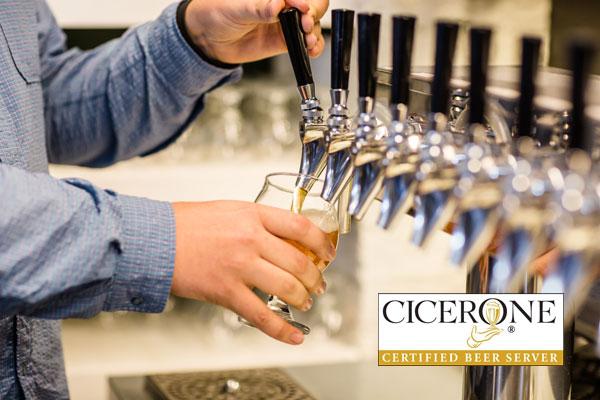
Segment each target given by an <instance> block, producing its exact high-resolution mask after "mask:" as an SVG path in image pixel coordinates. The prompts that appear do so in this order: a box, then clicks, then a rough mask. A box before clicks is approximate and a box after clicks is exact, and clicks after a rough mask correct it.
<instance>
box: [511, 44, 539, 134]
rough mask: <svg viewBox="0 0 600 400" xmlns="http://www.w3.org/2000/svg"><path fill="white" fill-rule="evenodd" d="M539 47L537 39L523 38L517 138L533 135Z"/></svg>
mask: <svg viewBox="0 0 600 400" xmlns="http://www.w3.org/2000/svg"><path fill="white" fill-rule="evenodd" d="M541 45H542V41H541V39H539V38H537V37H524V38H523V40H522V58H521V95H520V97H519V110H518V117H517V132H516V135H517V137H523V136H529V137H531V136H532V135H533V98H534V97H535V80H536V76H537V70H538V64H539V61H540V47H541Z"/></svg>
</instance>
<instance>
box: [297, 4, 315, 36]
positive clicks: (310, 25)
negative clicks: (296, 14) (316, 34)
mask: <svg viewBox="0 0 600 400" xmlns="http://www.w3.org/2000/svg"><path fill="white" fill-rule="evenodd" d="M300 22H301V23H302V30H303V31H304V33H311V32H312V31H313V29H314V27H315V25H316V23H317V20H316V16H315V14H314V10H313V9H312V8H311V9H310V11H309V12H307V13H306V14H302V17H301V18H300Z"/></svg>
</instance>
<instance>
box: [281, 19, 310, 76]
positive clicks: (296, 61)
mask: <svg viewBox="0 0 600 400" xmlns="http://www.w3.org/2000/svg"><path fill="white" fill-rule="evenodd" d="M279 22H280V24H281V30H282V31H283V37H284V38H285V44H286V45H287V48H288V53H289V55H290V60H291V62H292V68H293V69H294V75H295V76H296V82H297V83H298V87H301V86H306V85H312V84H314V80H313V75H312V70H311V68H310V60H309V58H308V50H307V49H306V43H305V41H304V33H303V32H302V25H301V22H300V11H298V9H296V8H288V9H286V10H283V11H282V12H281V13H280V14H279Z"/></svg>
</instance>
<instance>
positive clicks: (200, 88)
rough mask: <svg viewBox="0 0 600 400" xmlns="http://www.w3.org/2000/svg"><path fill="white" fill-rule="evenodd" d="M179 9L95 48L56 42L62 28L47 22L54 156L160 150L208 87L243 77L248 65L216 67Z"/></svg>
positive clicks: (103, 156) (106, 159)
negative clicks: (185, 32) (188, 37)
mask: <svg viewBox="0 0 600 400" xmlns="http://www.w3.org/2000/svg"><path fill="white" fill-rule="evenodd" d="M175 9H176V5H175V4H174V5H172V6H170V7H169V8H167V9H166V10H165V12H164V13H163V14H162V15H161V17H160V18H159V19H157V20H156V21H153V22H150V23H148V24H145V25H143V26H140V27H137V28H134V29H131V30H129V31H128V32H127V33H126V34H124V35H123V37H122V38H120V39H118V40H115V41H113V42H110V43H108V44H105V45H103V46H101V47H99V48H97V49H95V50H93V51H89V52H81V51H79V50H71V51H68V52H65V51H63V50H61V48H53V46H54V47H55V46H56V44H53V43H54V42H55V41H52V40H51V39H52V37H53V36H56V37H61V34H62V33H61V32H60V31H59V30H58V32H57V29H58V28H56V27H55V26H54V25H53V24H50V25H51V26H50V27H46V28H44V31H46V32H49V33H48V34H47V36H49V38H48V39H47V40H43V41H42V42H41V47H42V49H44V50H43V51H42V65H43V68H42V75H43V85H44V96H45V105H46V107H45V118H46V127H47V135H48V141H47V142H48V145H49V146H48V151H49V158H50V160H51V161H52V162H56V163H67V164H83V165H89V166H105V165H109V164H112V163H114V162H116V161H119V160H123V159H127V158H130V157H133V156H136V155H141V154H146V153H150V152H153V151H155V150H157V149H160V148H162V147H164V146H165V145H167V144H168V143H170V142H171V141H173V140H174V139H175V138H177V137H178V136H179V134H180V133H181V132H182V131H183V130H184V129H185V128H186V126H187V125H188V124H189V123H190V122H191V121H192V120H193V119H194V118H195V117H196V116H197V114H198V113H199V112H200V111H201V109H202V98H203V95H204V94H205V93H207V92H208V91H210V90H212V89H213V88H215V87H217V86H219V85H221V84H223V83H226V82H231V81H234V80H236V79H238V78H239V76H240V74H241V69H239V68H236V69H229V68H220V67H217V66H214V65H212V64H210V63H209V62H207V61H205V60H203V59H202V58H201V57H200V56H199V55H198V54H197V53H196V52H195V51H194V49H192V48H191V47H190V46H189V45H188V43H187V42H186V41H185V39H184V38H183V36H182V34H181V32H180V30H179V28H178V26H177V22H176V16H175ZM49 18H50V17H49ZM62 47H64V44H63V45H62Z"/></svg>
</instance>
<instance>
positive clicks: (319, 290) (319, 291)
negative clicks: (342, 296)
mask: <svg viewBox="0 0 600 400" xmlns="http://www.w3.org/2000/svg"><path fill="white" fill-rule="evenodd" d="M326 290H327V281H325V279H323V283H321V286H319V287H318V288H317V290H315V293H316V294H317V295H319V296H321V295H323V294H325V291H326Z"/></svg>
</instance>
